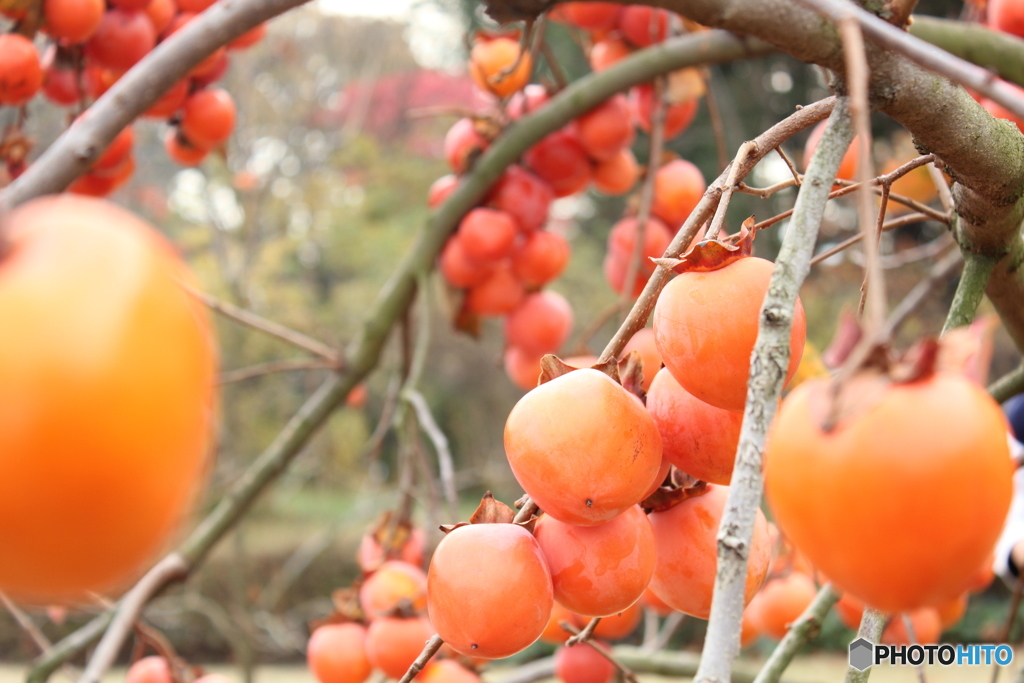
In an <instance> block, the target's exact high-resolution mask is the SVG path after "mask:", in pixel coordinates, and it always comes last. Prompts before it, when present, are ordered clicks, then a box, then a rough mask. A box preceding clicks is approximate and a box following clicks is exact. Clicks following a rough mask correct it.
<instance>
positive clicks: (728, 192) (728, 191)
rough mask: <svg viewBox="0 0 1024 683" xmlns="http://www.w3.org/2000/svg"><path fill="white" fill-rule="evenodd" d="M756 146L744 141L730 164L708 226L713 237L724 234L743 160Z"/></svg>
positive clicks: (709, 234) (716, 237) (709, 233)
mask: <svg viewBox="0 0 1024 683" xmlns="http://www.w3.org/2000/svg"><path fill="white" fill-rule="evenodd" d="M755 148H756V146H755V145H754V143H753V142H744V143H743V144H742V145H740V148H739V150H737V151H736V158H734V159H733V160H732V164H731V165H730V166H729V175H728V177H727V178H726V180H725V187H724V188H722V198H721V199H720V200H719V201H718V208H717V209H715V217H714V218H712V219H711V227H710V228H708V232H707V234H708V237H710V238H711V239H718V238H719V235H721V234H722V229H723V228H724V227H725V214H726V213H728V211H729V202H730V201H731V200H732V194H733V192H735V191H736V185H737V184H738V183H739V180H740V179H739V173H740V169H741V168H742V166H743V161H744V160H745V159H746V158H747V156H749V155H750V153H751V152H752V151H753V150H754V149H755Z"/></svg>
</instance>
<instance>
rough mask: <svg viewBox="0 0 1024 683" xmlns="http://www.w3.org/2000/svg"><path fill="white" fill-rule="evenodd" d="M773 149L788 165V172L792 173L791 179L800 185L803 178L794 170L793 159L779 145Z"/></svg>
mask: <svg viewBox="0 0 1024 683" xmlns="http://www.w3.org/2000/svg"><path fill="white" fill-rule="evenodd" d="M775 151H776V152H778V154H779V156H780V157H782V160H783V161H784V162H786V166H789V172H790V173H792V174H793V180H795V181H796V184H797V185H800V184H801V183H802V182H803V178H802V177H801V176H800V173H799V172H798V171H797V170H796V164H794V163H793V160H792V159H790V158H789V155H788V154H786V152H785V150H783V149H782V146H781V145H780V146H778V147H776V148H775Z"/></svg>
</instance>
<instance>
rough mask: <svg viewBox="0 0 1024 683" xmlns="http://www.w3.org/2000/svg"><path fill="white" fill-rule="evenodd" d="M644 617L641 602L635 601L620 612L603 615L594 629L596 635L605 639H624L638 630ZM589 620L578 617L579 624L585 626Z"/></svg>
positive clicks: (581, 626)
mask: <svg viewBox="0 0 1024 683" xmlns="http://www.w3.org/2000/svg"><path fill="white" fill-rule="evenodd" d="M643 617H644V608H643V607H641V606H640V603H639V602H634V603H633V604H632V605H630V606H629V607H627V608H626V609H624V610H622V611H621V612H619V613H618V614H612V615H610V616H607V617H602V618H601V621H600V622H599V623H598V624H597V628H595V629H594V635H595V636H596V637H598V638H604V639H605V640H622V639H623V638H625V637H627V636H629V635H630V634H631V633H633V631H635V630H636V627H637V626H639V625H640V621H641V620H642V619H643ZM589 621H590V619H584V618H580V617H577V626H579V627H580V628H583V627H584V626H586V625H587V622H589Z"/></svg>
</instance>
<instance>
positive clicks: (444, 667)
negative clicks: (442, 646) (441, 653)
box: [416, 659, 480, 683]
mask: <svg viewBox="0 0 1024 683" xmlns="http://www.w3.org/2000/svg"><path fill="white" fill-rule="evenodd" d="M416 680H417V681H419V682H420V683H480V677H479V676H477V675H476V674H475V673H473V672H472V671H470V670H469V669H467V668H466V667H464V666H462V665H461V664H459V663H458V662H456V661H453V660H451V659H441V660H437V661H433V662H428V663H427V665H426V666H425V667H423V672H422V673H421V674H420V675H419V676H417V677H416Z"/></svg>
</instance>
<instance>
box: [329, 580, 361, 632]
mask: <svg viewBox="0 0 1024 683" xmlns="http://www.w3.org/2000/svg"><path fill="white" fill-rule="evenodd" d="M360 583H361V581H356V582H355V583H354V584H352V585H351V586H349V587H348V588H339V589H337V590H335V591H333V592H332V593H331V602H332V603H333V604H334V612H335V615H336V616H337V617H338V618H339V620H336V621H332V622H330V623H332V624H339V623H344V622H345V621H363V620H364V619H365V618H366V615H365V614H364V613H363V606H362V603H360V602H359V584H360ZM335 615H332V616H335Z"/></svg>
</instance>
